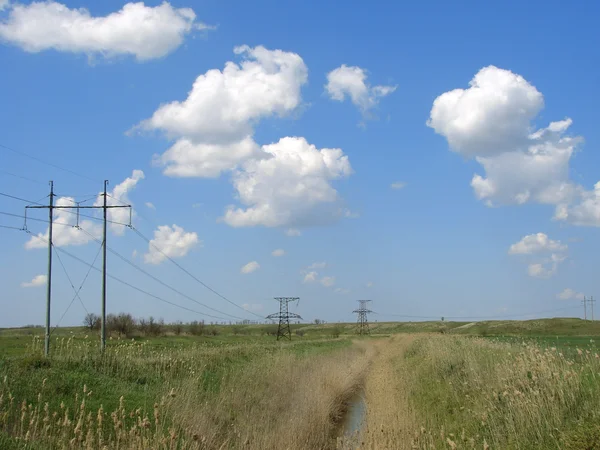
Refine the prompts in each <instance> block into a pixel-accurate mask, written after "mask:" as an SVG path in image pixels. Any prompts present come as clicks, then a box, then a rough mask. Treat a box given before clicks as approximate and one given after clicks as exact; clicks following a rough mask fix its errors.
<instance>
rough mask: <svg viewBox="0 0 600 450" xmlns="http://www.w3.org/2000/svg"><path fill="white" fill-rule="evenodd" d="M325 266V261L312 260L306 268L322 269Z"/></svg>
mask: <svg viewBox="0 0 600 450" xmlns="http://www.w3.org/2000/svg"><path fill="white" fill-rule="evenodd" d="M325 267H327V263H326V262H325V261H319V262H314V263H312V264H311V265H310V266H308V267H307V269H309V270H310V269H324V268H325Z"/></svg>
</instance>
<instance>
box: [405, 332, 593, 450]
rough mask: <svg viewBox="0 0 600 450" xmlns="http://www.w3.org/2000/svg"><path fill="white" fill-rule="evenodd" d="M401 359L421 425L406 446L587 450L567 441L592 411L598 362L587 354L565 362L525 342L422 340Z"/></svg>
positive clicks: (552, 352) (582, 351)
mask: <svg viewBox="0 0 600 450" xmlns="http://www.w3.org/2000/svg"><path fill="white" fill-rule="evenodd" d="M407 355H408V357H407V359H406V362H405V364H407V366H408V368H409V370H410V372H411V373H412V374H413V377H412V378H411V380H412V381H411V383H410V390H411V404H412V405H413V407H414V408H415V409H416V410H417V411H418V412H419V420H420V422H421V424H422V427H421V428H420V430H418V432H417V436H416V437H415V440H414V443H413V445H414V448H484V449H486V448H493V449H534V448H544V449H551V448H555V449H563V448H582V449H584V448H594V447H593V446H591V447H590V446H587V445H586V444H585V443H581V446H579V444H576V446H575V447H573V445H575V444H573V438H572V436H571V433H572V432H573V430H574V429H575V428H577V427H578V426H579V425H581V424H585V423H594V422H597V418H598V415H599V412H600V410H599V407H598V405H599V404H600V359H599V356H598V355H597V354H595V353H593V352H592V351H590V350H586V349H578V350H577V352H575V354H574V355H573V356H572V357H567V356H565V355H563V353H561V351H560V350H559V349H556V348H547V349H544V348H540V347H538V346H535V345H530V344H525V343H522V344H508V343H500V342H492V341H490V340H485V339H479V338H470V339H465V338H459V337H450V336H429V337H424V338H420V339H419V340H417V341H416V342H415V344H413V346H412V347H411V348H410V349H409V351H408V352H407ZM596 437H597V436H596ZM591 438H594V437H593V436H592V437H591Z"/></svg>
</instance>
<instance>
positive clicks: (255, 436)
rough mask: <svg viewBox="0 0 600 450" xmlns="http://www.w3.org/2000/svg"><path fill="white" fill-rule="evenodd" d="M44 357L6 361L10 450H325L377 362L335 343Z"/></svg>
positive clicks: (67, 342)
mask: <svg viewBox="0 0 600 450" xmlns="http://www.w3.org/2000/svg"><path fill="white" fill-rule="evenodd" d="M13 337H14V336H13ZM5 338H6V336H5ZM0 339H4V338H0ZM6 339H7V342H9V343H10V342H12V344H14V341H15V340H14V339H13V340H12V341H11V339H8V338H6ZM0 345H2V340H0ZM41 347H42V342H41V340H40V339H39V338H36V339H35V341H34V345H33V348H31V349H30V350H29V351H27V352H26V354H24V355H21V356H18V357H15V356H12V357H4V358H3V359H1V360H0V383H1V384H0V430H1V431H0V448H3V449H4V448H24V446H25V445H28V446H29V447H28V448H33V449H42V448H43V449H51V448H90V449H92V448H94V449H95V448H104V447H103V446H106V448H121V449H138V448H139V449H146V448H165V449H166V448H169V449H171V448H177V449H185V448H207V449H212V448H245V449H276V448H277V449H279V448H297V449H301V448H326V447H327V446H331V445H332V442H335V440H334V435H333V433H334V430H335V426H336V420H337V418H338V417H337V416H338V415H339V414H341V412H342V408H343V405H344V401H345V400H346V399H347V398H349V397H350V396H352V395H353V393H354V391H355V390H356V389H357V388H358V387H359V386H360V384H361V381H362V379H363V377H364V374H365V370H366V368H367V361H368V358H369V355H368V352H367V350H366V348H365V347H364V346H361V345H352V343H351V341H350V340H349V339H331V338H321V339H305V340H297V341H294V342H291V343H276V342H274V339H273V338H271V339H269V340H266V339H265V338H263V337H261V336H245V337H244V338H243V339H242V338H238V337H237V336H229V335H224V336H216V337H215V339H213V340H211V339H210V338H192V337H188V336H181V337H163V338H156V339H152V340H143V341H141V342H136V341H131V340H127V341H117V342H115V341H114V340H113V341H111V345H109V347H108V349H107V352H106V353H105V355H103V356H102V355H100V354H99V352H98V351H97V341H96V340H95V339H94V341H91V340H90V339H89V338H87V339H86V338H85V337H81V336H78V338H73V337H71V338H67V337H61V338H58V342H56V341H54V342H53V354H52V357H51V358H50V359H45V358H43V357H42V356H41ZM3 348H4V347H3ZM8 348H10V349H14V348H15V346H14V345H11V346H9V347H8ZM11 352H12V350H11ZM25 443H27V444H25ZM307 446H308V447H307Z"/></svg>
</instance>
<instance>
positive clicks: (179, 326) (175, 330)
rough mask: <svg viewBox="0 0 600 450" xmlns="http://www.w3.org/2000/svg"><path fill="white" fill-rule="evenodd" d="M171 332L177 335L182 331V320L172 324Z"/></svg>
mask: <svg viewBox="0 0 600 450" xmlns="http://www.w3.org/2000/svg"><path fill="white" fill-rule="evenodd" d="M173 333H174V334H175V336H179V335H180V334H181V333H183V322H181V321H178V322H175V323H174V324H173Z"/></svg>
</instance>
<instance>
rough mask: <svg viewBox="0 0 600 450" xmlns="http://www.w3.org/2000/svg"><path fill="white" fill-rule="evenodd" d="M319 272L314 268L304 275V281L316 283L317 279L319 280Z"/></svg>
mask: <svg viewBox="0 0 600 450" xmlns="http://www.w3.org/2000/svg"><path fill="white" fill-rule="evenodd" d="M318 275H319V274H318V273H317V272H315V271H314V270H311V271H310V272H307V273H306V274H305V275H304V282H305V283H314V282H315V281H317V276H318Z"/></svg>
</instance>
